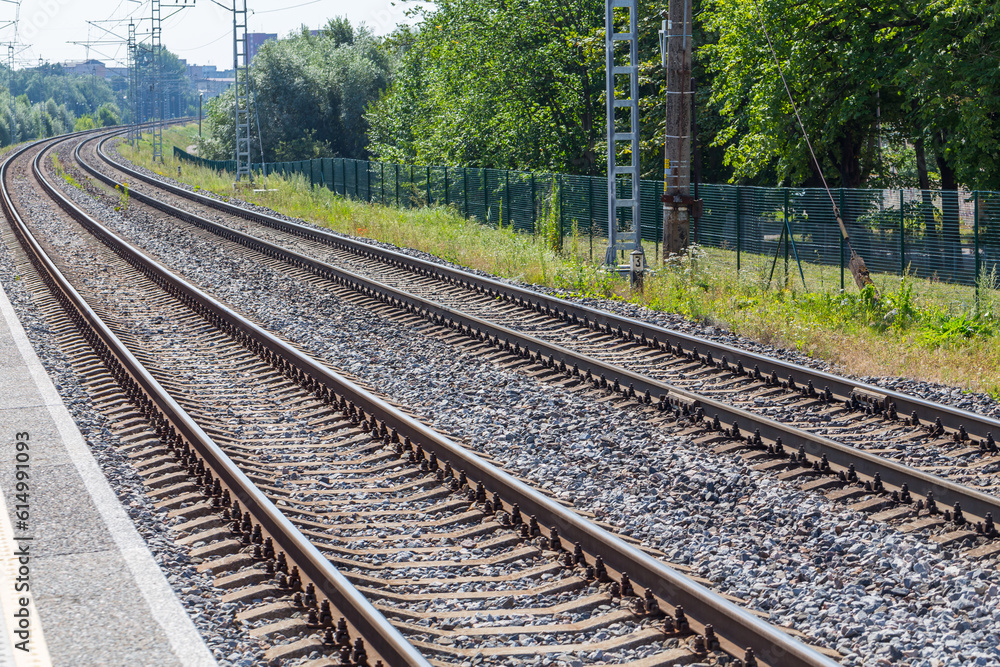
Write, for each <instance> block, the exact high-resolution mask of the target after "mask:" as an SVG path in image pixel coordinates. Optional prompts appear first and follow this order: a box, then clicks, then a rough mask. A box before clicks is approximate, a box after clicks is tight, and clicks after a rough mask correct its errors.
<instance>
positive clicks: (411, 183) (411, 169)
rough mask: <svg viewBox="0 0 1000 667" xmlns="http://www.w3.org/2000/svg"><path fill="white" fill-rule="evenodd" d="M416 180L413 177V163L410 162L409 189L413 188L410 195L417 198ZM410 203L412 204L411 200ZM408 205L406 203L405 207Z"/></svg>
mask: <svg viewBox="0 0 1000 667" xmlns="http://www.w3.org/2000/svg"><path fill="white" fill-rule="evenodd" d="M416 181H417V179H415V178H414V177H413V165H412V164H411V165H410V189H411V190H413V195H412V196H413V199H416V198H417V186H416ZM410 205H412V200H411V204H410ZM410 205H408V206H407V208H409V206H410Z"/></svg>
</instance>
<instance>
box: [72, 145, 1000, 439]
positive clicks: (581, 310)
mask: <svg viewBox="0 0 1000 667" xmlns="http://www.w3.org/2000/svg"><path fill="white" fill-rule="evenodd" d="M113 136H114V135H112V136H108V137H104V138H102V140H101V142H100V144H99V146H98V148H97V153H98V155H99V156H100V157H101V159H102V160H104V161H105V162H106V163H107V164H108V165H110V166H111V167H113V168H114V169H117V170H119V171H121V172H123V173H126V174H128V175H130V176H132V177H134V178H136V179H139V180H141V181H144V182H146V183H149V184H151V185H153V186H155V187H158V188H161V189H163V190H166V191H167V192H170V193H171V194H175V195H178V196H180V197H184V198H186V199H189V200H192V201H195V202H197V203H199V204H202V205H204V206H209V207H212V208H215V209H216V210H219V211H223V212H225V213H228V214H230V215H234V216H238V217H241V218H244V219H247V220H251V221H253V222H257V223H260V224H263V225H266V226H269V227H272V228H275V229H280V230H283V231H286V232H289V233H292V234H295V235H297V236H301V237H303V238H306V239H309V240H312V241H317V242H320V243H324V244H327V245H331V246H334V247H337V248H340V249H343V250H348V251H350V252H353V253H355V254H358V255H360V256H364V257H368V258H371V259H376V260H379V261H382V262H385V263H388V264H391V265H394V266H398V267H402V268H407V269H409V270H413V271H416V272H418V273H420V274H422V275H427V276H434V277H437V278H438V279H441V280H445V281H447V282H451V283H454V284H458V285H462V286H466V287H472V288H475V289H477V290H480V291H487V292H489V293H491V294H495V295H497V296H502V297H504V298H506V299H507V300H510V301H514V302H518V301H520V302H522V303H523V304H525V305H528V306H529V307H533V308H536V309H537V307H544V308H548V309H549V310H551V311H555V314H557V315H558V316H559V317H560V318H561V319H564V320H565V319H572V318H573V317H576V318H577V319H580V320H583V319H586V321H588V322H593V323H595V324H597V325H598V326H600V327H602V328H603V329H604V330H605V331H609V332H611V331H617V330H618V329H621V330H622V331H624V332H631V333H632V334H633V335H634V337H635V339H636V340H641V339H642V338H643V337H645V338H646V340H647V341H649V345H650V346H651V347H652V346H654V341H656V342H658V343H660V344H669V345H671V346H672V347H674V348H676V347H678V346H680V347H682V348H684V349H687V350H694V349H696V350H698V351H702V352H708V353H711V354H712V356H713V358H715V359H718V360H721V359H723V358H725V359H726V360H728V361H729V363H731V364H732V365H734V366H735V365H737V364H739V363H742V365H743V367H744V368H747V369H752V368H755V367H756V368H759V369H760V372H761V374H762V375H765V376H770V375H772V374H774V375H777V376H778V377H779V378H782V379H784V380H785V381H786V382H787V380H788V379H791V380H793V381H794V382H795V383H796V384H797V385H799V386H807V385H808V384H809V383H810V382H812V384H813V385H814V386H815V387H816V388H817V389H819V390H824V389H826V388H829V389H830V391H831V392H832V393H833V395H834V397H836V398H838V399H839V400H851V399H853V398H858V399H859V400H861V401H862V402H868V403H872V402H881V403H883V405H882V406H881V407H886V404H887V403H889V402H891V403H893V404H895V407H896V410H897V411H898V412H899V413H900V414H905V415H911V414H916V415H917V416H918V418H919V420H920V422H921V423H922V424H925V425H927V426H932V425H935V424H936V422H937V420H940V422H941V425H942V426H943V427H944V428H945V429H947V430H949V431H951V432H959V431H960V430H961V429H962V428H964V429H965V431H966V432H967V433H968V434H969V435H972V436H978V437H979V438H983V439H985V438H986V436H987V435H989V434H993V435H994V436H996V440H997V441H1000V420H997V419H993V418H991V417H987V416H985V415H979V414H976V413H973V412H969V411H968V410H962V409H960V408H953V407H950V406H947V405H943V404H941V403H937V402H934V401H927V400H924V399H921V398H918V397H915V396H910V395H907V394H904V393H900V392H897V391H893V390H891V389H884V388H882V387H877V386H875V385H872V384H868V383H864V382H859V381H857V380H852V379H851V378H845V377H842V376H838V375H834V374H832V373H826V372H824V371H819V370H813V369H810V368H806V367H805V366H801V365H799V364H795V363H792V362H788V361H784V360H781V359H775V358H773V357H768V356H765V355H762V354H757V353H755V352H750V351H747V350H742V349H739V348H736V347H732V346H730V345H725V344H723V343H717V342H714V341H710V340H707V339H705V338H701V337H698V336H693V335H690V334H685V333H682V332H679V331H675V330H672V329H667V328H664V327H660V326H657V325H655V324H650V323H648V322H643V321H640V320H636V319H633V318H630V317H625V316H622V315H616V314H614V313H610V312H607V311H603V310H599V309H596V308H591V307H588V306H583V305H579V304H575V303H572V302H570V301H567V300H565V299H560V298H559V297H555V296H550V295H547V294H542V293H540V292H536V291H533V290H529V289H526V288H523V287H518V286H515V285H509V284H506V283H503V282H500V281H498V280H494V279H491V278H486V277H483V276H479V275H476V274H473V273H471V272H468V271H464V270H461V269H456V268H453V267H449V266H444V265H441V264H437V263H434V262H430V261H427V260H423V259H419V258H417V257H411V256H409V255H406V254H403V253H400V252H395V251H392V250H388V249H385V248H379V247H376V246H373V245H372V244H370V243H365V242H364V241H360V240H355V239H351V238H349V237H346V236H340V235H337V234H334V233H333V232H328V231H325V230H322V229H317V228H315V227H311V226H308V225H303V224H299V223H294V222H289V221H287V220H282V219H280V218H277V217H275V216H271V215H267V214H264V213H259V212H257V211H251V210H249V209H246V208H243V207H241V206H238V205H235V204H231V203H229V202H225V201H220V200H218V199H215V198H213V197H209V196H207V195H203V194H200V193H196V192H191V191H189V190H186V189H184V188H181V187H178V186H176V185H173V184H171V183H167V182H165V181H162V180H160V179H157V178H153V177H151V176H148V175H146V174H143V173H141V172H139V171H137V170H135V169H132V168H131V167H128V166H126V165H123V164H120V163H118V162H116V161H114V160H113V159H112V158H111V157H110V156H109V155H108V154H107V153H106V151H105V150H104V145H105V144H106V142H107V141H108V140H109V139H111V138H112V137H113ZM83 166H84V168H85V169H87V170H88V171H90V172H91V173H94V169H93V167H91V166H90V165H87V164H85V163H84V164H83Z"/></svg>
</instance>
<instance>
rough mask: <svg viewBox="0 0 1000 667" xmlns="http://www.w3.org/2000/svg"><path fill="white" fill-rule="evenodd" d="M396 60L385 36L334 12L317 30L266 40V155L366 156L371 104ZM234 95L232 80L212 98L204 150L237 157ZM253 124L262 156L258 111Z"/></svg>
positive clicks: (260, 68)
mask: <svg viewBox="0 0 1000 667" xmlns="http://www.w3.org/2000/svg"><path fill="white" fill-rule="evenodd" d="M390 64H391V59H390V56H389V54H388V53H387V52H386V51H384V50H382V49H381V48H380V47H379V40H377V39H376V38H375V37H374V35H372V33H371V32H370V31H368V30H367V29H366V28H364V27H360V28H354V27H352V26H351V24H350V22H348V21H347V20H346V19H334V20H331V21H330V22H329V23H328V24H327V26H326V28H324V29H323V30H322V31H320V34H319V35H317V36H312V35H311V34H310V33H309V32H308V31H305V30H304V31H303V32H302V33H301V34H298V35H294V36H291V37H289V38H287V39H282V40H280V41H271V42H267V43H265V44H264V46H263V47H261V50H260V52H259V53H258V54H257V55H256V56H255V57H254V60H253V70H252V73H251V76H252V82H253V86H254V88H255V90H256V100H257V104H256V108H255V110H254V111H255V113H256V114H257V115H259V122H260V125H261V127H262V128H263V130H262V132H261V137H262V139H263V153H264V159H265V161H268V162H273V161H284V160H307V159H312V158H317V157H332V156H340V157H352V158H364V157H365V156H366V155H367V152H366V149H367V146H368V122H367V121H366V120H365V117H364V110H365V107H366V106H367V105H368V104H369V103H371V102H373V101H374V100H376V99H377V98H378V96H379V94H380V93H381V91H383V90H384V89H385V88H386V87H387V86H388V85H389V77H390ZM234 103H235V98H234V95H233V90H232V88H230V89H229V90H228V91H227V92H226V93H224V94H223V95H222V96H220V97H218V98H216V99H214V100H212V101H211V102H210V103H209V105H208V110H207V116H206V118H205V125H206V128H207V134H208V136H207V137H206V138H205V139H204V140H203V141H201V142H200V143H199V152H200V154H201V155H202V156H203V157H207V158H209V159H218V160H228V159H232V156H233V153H234V151H235V149H234V137H233V131H232V124H233V105H234ZM251 124H252V126H253V127H252V134H253V136H254V139H253V151H252V158H251V159H253V160H254V161H260V153H259V151H260V146H259V144H258V141H257V130H256V124H257V117H256V116H254V117H253V118H252V123H251Z"/></svg>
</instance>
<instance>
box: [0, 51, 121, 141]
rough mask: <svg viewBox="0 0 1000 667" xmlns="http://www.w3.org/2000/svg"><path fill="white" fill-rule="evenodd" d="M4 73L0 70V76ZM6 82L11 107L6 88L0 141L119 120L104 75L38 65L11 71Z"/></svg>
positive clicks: (1, 106)
mask: <svg viewBox="0 0 1000 667" xmlns="http://www.w3.org/2000/svg"><path fill="white" fill-rule="evenodd" d="M9 76H10V72H9V71H4V72H3V73H2V77H3V79H4V80H6V78H7V77H9ZM11 85H12V88H13V92H14V94H15V96H16V97H15V99H14V107H12V105H11V100H10V98H9V97H6V94H3V95H2V96H0V146H8V145H10V144H11V143H12V141H13V140H14V139H16V140H17V141H19V142H20V141H30V140H32V139H38V138H41V137H52V136H55V135H58V134H65V133H66V132H73V131H75V130H85V129H92V128H94V127H105V126H110V125H117V124H119V123H120V122H121V110H120V109H119V107H118V105H117V104H115V100H116V92H115V91H114V90H113V89H112V87H111V85H109V83H108V82H107V81H105V80H104V79H98V78H96V77H88V76H81V75H78V74H68V73H67V72H66V71H65V70H64V69H63V68H62V66H60V65H43V66H41V67H37V68H33V69H28V70H18V71H15V72H14V76H13V79H12V84H11ZM15 109H16V111H15ZM15 120H16V128H15ZM15 129H16V133H15Z"/></svg>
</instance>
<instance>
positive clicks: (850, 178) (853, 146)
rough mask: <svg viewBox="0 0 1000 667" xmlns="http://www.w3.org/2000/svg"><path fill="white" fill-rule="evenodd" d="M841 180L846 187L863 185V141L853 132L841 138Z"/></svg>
mask: <svg viewBox="0 0 1000 667" xmlns="http://www.w3.org/2000/svg"><path fill="white" fill-rule="evenodd" d="M840 182H841V184H842V185H843V186H844V187H845V188H859V187H861V143H860V142H858V141H856V140H855V138H854V136H853V135H851V134H845V135H844V136H843V138H841V140H840Z"/></svg>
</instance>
